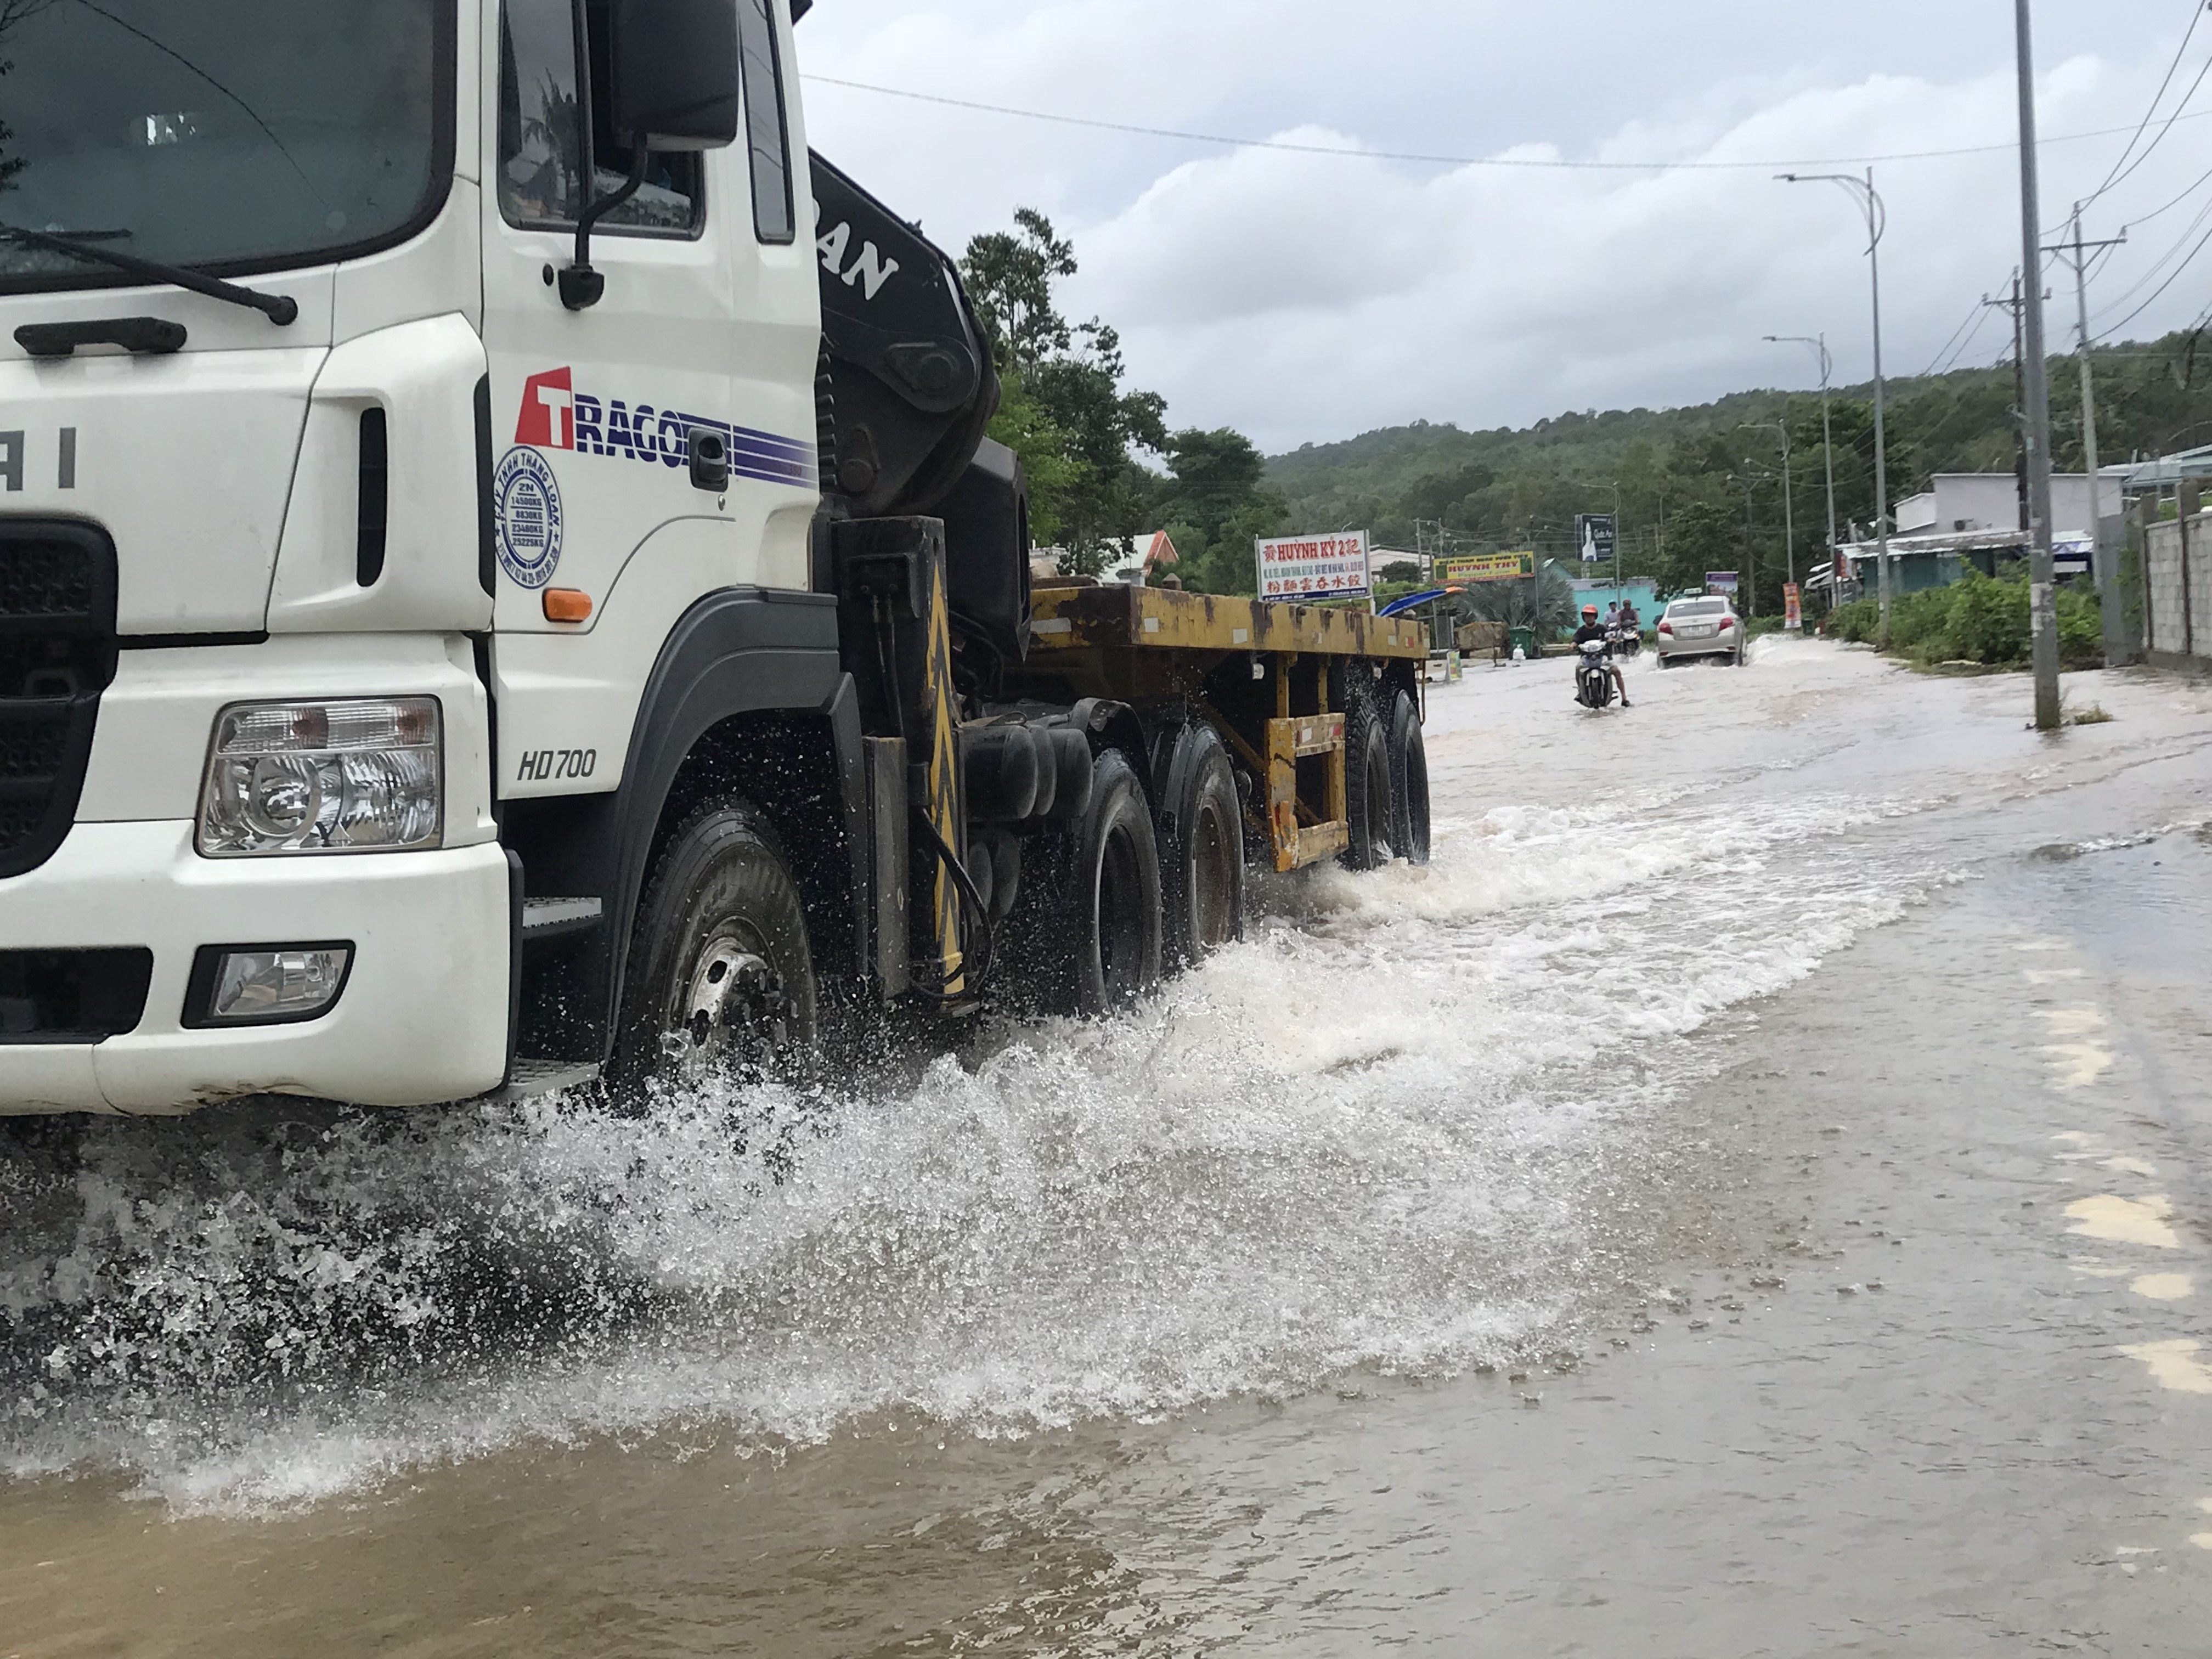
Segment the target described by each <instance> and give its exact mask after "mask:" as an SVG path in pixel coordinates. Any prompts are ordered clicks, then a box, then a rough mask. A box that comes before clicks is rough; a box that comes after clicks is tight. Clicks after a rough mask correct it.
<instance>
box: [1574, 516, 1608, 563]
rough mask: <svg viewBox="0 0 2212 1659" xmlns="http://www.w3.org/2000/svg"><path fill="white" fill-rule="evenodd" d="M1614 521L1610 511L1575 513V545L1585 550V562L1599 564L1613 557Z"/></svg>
mask: <svg viewBox="0 0 2212 1659" xmlns="http://www.w3.org/2000/svg"><path fill="white" fill-rule="evenodd" d="M1575 545H1576V546H1577V547H1579V548H1581V549H1582V550H1583V563H1584V564H1597V563H1601V562H1606V561H1609V560H1610V559H1611V558H1612V557H1613V514H1612V513H1576V514H1575Z"/></svg>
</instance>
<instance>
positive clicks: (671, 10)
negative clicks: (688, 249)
mask: <svg viewBox="0 0 2212 1659" xmlns="http://www.w3.org/2000/svg"><path fill="white" fill-rule="evenodd" d="M607 37H608V54H607V55H608V63H607V85H608V105H609V108H608V111H607V114H608V117H609V120H608V125H610V126H611V127H612V128H613V129H614V133H615V137H616V139H617V141H618V142H619V143H623V144H626V145H628V146H629V152H630V167H629V178H628V179H624V180H623V185H622V187H621V188H620V189H619V190H617V191H613V192H611V194H609V195H605V196H600V197H594V198H593V200H592V203H591V204H590V205H589V206H587V207H586V208H585V210H583V212H582V213H581V214H580V215H579V216H577V220H576V258H575V261H574V263H573V264H570V265H569V266H568V269H566V270H563V271H562V272H561V303H562V305H564V306H566V307H568V309H569V310H571V311H581V310H583V309H584V308H585V307H587V306H593V305H597V304H598V303H599V296H600V295H602V294H604V293H605V292H606V287H607V279H606V277H605V276H604V275H603V274H601V273H600V272H599V271H596V270H592V226H593V225H595V224H597V223H598V222H599V221H600V220H601V219H603V218H605V216H607V215H608V214H610V213H611V212H613V211H614V210H615V209H617V208H618V207H620V206H621V205H622V204H623V203H624V202H627V201H628V200H629V198H630V197H633V196H635V195H636V194H637V191H638V188H639V186H640V185H643V184H644V183H645V168H646V160H647V155H648V153H649V152H651V151H653V150H656V149H657V150H661V151H668V150H685V149H721V148H722V147H723V146H724V145H726V144H730V143H735V142H736V141H737V137H738V86H739V81H738V73H739V71H738V11H737V8H736V7H735V6H734V5H732V3H730V0H611V3H610V5H609V7H608V9H607Z"/></svg>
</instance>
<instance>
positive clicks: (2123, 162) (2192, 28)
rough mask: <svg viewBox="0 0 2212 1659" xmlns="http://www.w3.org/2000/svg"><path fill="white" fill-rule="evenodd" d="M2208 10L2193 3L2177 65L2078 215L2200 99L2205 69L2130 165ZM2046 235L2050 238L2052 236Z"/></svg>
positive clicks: (2208, 65) (2210, 64)
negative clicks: (2190, 102)
mask: <svg viewBox="0 0 2212 1659" xmlns="http://www.w3.org/2000/svg"><path fill="white" fill-rule="evenodd" d="M2204 10H2205V9H2204V7H2203V6H2202V5H2199V4H2197V3H2196V0H2191V4H2190V8H2189V27H2187V28H2185V29H2184V30H2183V31H2182V32H2181V43H2180V44H2179V46H2175V47H2174V49H2173V61H2172V63H2170V64H2167V65H2166V76H2165V78H2164V79H2163V80H2161V81H2160V82H2159V83H2158V90H2157V91H2156V92H2154V93H2153V94H2151V96H2150V106H2149V107H2148V108H2147V109H2146V110H2144V111H2143V118H2142V120H2141V121H2139V122H2137V123H2136V130H2135V133H2134V135H2133V136H2132V137H2130V138H2129V140H2128V142H2127V145H2126V148H2125V149H2122V150H2121V151H2120V155H2119V159H2118V161H2114V162H2113V163H2112V171H2111V172H2110V173H2106V175H2105V182H2104V183H2103V184H2101V185H2098V186H2097V188H2096V189H2094V190H2093V191H2090V192H2089V194H2088V196H2087V197H2086V198H2085V199H2084V200H2082V201H2081V204H2079V205H2078V206H2077V207H2076V208H2075V211H2076V212H2079V211H2080V210H2081V208H2085V207H2087V206H2088V205H2089V204H2090V203H2091V202H2093V201H2095V200H2096V199H2097V198H2098V197H2100V196H2102V195H2103V194H2104V193H2105V192H2106V191H2108V190H2110V189H2111V188H2112V186H2113V185H2116V184H2118V183H2119V181H2120V180H2121V179H2124V178H2126V177H2127V176H2128V173H2133V172H2134V171H2135V170H2136V167H2141V166H2142V164H2143V159H2144V157H2146V156H2148V155H2149V154H2150V153H2151V151H2152V150H2154V149H2157V148H2158V144H2159V140H2160V139H2162V138H2164V137H2166V133H2167V132H2168V131H2171V130H2172V126H2173V124H2174V122H2175V121H2177V120H2178V119H2179V118H2180V116H2181V112H2182V111H2183V110H2185V109H2186V108H2187V107H2188V106H2189V100H2191V98H2194V97H2195V96H2196V95H2197V88H2198V87H2199V86H2201V85H2202V84H2203V81H2204V70H2203V69H2201V70H2197V79H2196V80H2195V81H2193V82H2191V83H2190V87H2189V90H2188V91H2187V92H2186V93H2185V94H2183V95H2182V100H2181V101H2180V102H2179V103H2178V104H2176V105H2175V106H2173V113H2172V115H2169V116H2167V117H2166V125H2165V126H2162V127H2160V129H2159V130H2158V137H2157V138H2154V139H2152V140H2151V141H2150V143H2148V145H2146V146H2145V147H2144V149H2143V153H2142V155H2138V156H2136V159H2135V161H2134V163H2133V164H2132V165H2130V164H2129V162H2128V157H2129V156H2130V155H2131V154H2133V152H2134V150H2135V147H2136V139H2138V138H2141V137H2142V135H2143V129H2144V128H2145V127H2147V126H2148V125H2150V118H2151V117H2152V116H2154V115H2155V114H2157V113H2158V105H2159V100H2160V99H2162V98H2164V97H2165V96H2166V88H2168V87H2170V86H2172V84H2173V72H2174V70H2178V69H2179V68H2180V67H2181V59H2182V55H2183V54H2184V53H2185V52H2187V51H2188V50H2189V43H2190V41H2191V40H2194V39H2195V38H2196V36H2197V22H2198V21H2199V20H2200V19H2202V18H2203V15H2204ZM2204 69H2212V58H2206V59H2205V60H2204ZM2122 167H2126V169H2127V171H2126V172H2125V173H2124V172H2122V171H2121V168H2122ZM2045 234H2048V233H2045Z"/></svg>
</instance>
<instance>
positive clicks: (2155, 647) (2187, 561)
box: [2143, 512, 2212, 666]
mask: <svg viewBox="0 0 2212 1659" xmlns="http://www.w3.org/2000/svg"><path fill="white" fill-rule="evenodd" d="M2143 635H2144V640H2143V643H2144V646H2145V647H2146V649H2147V651H2148V655H2149V658H2150V659H2151V660H2152V661H2153V662H2164V663H2166V664H2169V665H2175V666H2180V665H2184V664H2187V663H2190V662H2191V659H2194V661H2195V663H2197V664H2212V512H2203V513H2195V514H2192V515H2191V516H2190V517H2187V518H2183V519H2177V520H2166V521H2164V522H2162V523H2157V524H2152V525H2149V526H2146V527H2145V529H2144V532H2143Z"/></svg>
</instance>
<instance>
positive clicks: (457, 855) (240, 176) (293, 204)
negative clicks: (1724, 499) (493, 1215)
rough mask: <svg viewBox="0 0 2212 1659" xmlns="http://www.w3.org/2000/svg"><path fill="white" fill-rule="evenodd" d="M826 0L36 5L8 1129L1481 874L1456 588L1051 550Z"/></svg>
mask: <svg viewBox="0 0 2212 1659" xmlns="http://www.w3.org/2000/svg"><path fill="white" fill-rule="evenodd" d="M805 6H806V0H349V3H347V4H345V5H343V6H339V5H335V4H330V3H320V0H195V3H193V4H191V5H182V6H180V5H178V4H176V3H174V0H101V3H100V4H99V5H97V6H94V5H92V4H89V3H82V4H81V3H76V0H53V3H37V4H32V5H28V6H24V5H7V4H0V65H6V66H8V67H7V68H6V69H5V70H4V78H0V113H4V122H0V1113H10V1112H13V1113H24V1112H47V1111H111V1112H146V1113H162V1112H177V1111H184V1110H189V1109H192V1108H194V1107H197V1106H200V1105H204V1104H206V1103H210V1102H215V1101H221V1100H229V1099H235V1098H239V1097H248V1096H258V1095H269V1094H289V1095H299V1096H308V1097H322V1098H328V1099H333V1100H339V1101H348V1102H357V1103H369V1104H390V1105H425V1104H434V1103H440V1102H447V1101H455V1100H463V1099H469V1098H473V1097H479V1096H483V1095H485V1094H488V1093H491V1092H493V1091H505V1092H510V1093H511V1092H519V1091H532V1090H538V1089H546V1088H554V1087H561V1086H565V1085H569V1084H572V1083H581V1082H586V1081H589V1080H591V1079H601V1080H602V1082H603V1084H604V1086H605V1089H606V1091H607V1092H608V1094H609V1096H610V1097H611V1098H612V1099H615V1100H617V1101H623V1102H627V1101H631V1100H634V1099H635V1089H636V1088H637V1087H638V1086H639V1085H642V1084H644V1083H645V1082H647V1080H648V1079H651V1078H653V1077H654V1076H657V1075H667V1074H670V1073H673V1074H675V1075H676V1076H677V1077H678V1079H679V1080H683V1079H692V1080H702V1081H703V1080H706V1079H709V1078H712V1079H725V1078H727V1077H729V1076H731V1075H732V1074H733V1068H734V1073H735V1074H738V1075H741V1076H750V1075H755V1074H757V1073H758V1071H759V1069H760V1068H761V1067H763V1066H770V1065H780V1064H782V1063H784V1062H785V1061H786V1060H793V1059H795V1058H796V1057H797V1054H798V1052H799V1051H801V1050H806V1049H812V1048H821V1047H823V1046H825V1044H826V1039H827V1037H828V1036H829V1035H830V1034H832V1033H833V1032H860V1033H863V1034H872V1030H873V1028H872V1020H873V1018H874V1016H875V1015H876V1013H878V1012H880V1011H882V1010H884V1009H885V1008H890V1007H894V1006H898V1007H905V1008H909V1009H914V1010H916V1011H921V1010H927V1011H931V1012H933V1013H935V1014H937V1015H940V1016H945V1017H951V1018H962V1017H964V1016H966V1015H968V1014H970V1013H972V1012H974V1011H975V1009H977V1008H978V1007H980V1006H983V1004H984V1000H985V999H986V997H987V996H995V995H998V994H1000V993H1001V992H1003V993H1004V994H1006V997H1007V1000H1009V1001H1010V1002H1012V1003H1013V1004H1014V1005H1016V1006H1034V1007H1042V1008H1048V1009H1053V1010H1056V1011H1060V1012H1069V1013H1076V1014H1100V1013H1103V1012H1109V1011H1110V1010H1111V1009H1112V1008H1113V1007H1115V1006H1117V1005H1119V1004H1121V1002H1123V1001H1124V1000H1127V999H1128V998H1130V997H1133V996H1136V995H1139V994H1143V993H1144V992H1145V991H1146V989H1147V988H1148V987H1151V986H1152V984H1154V983H1155V982H1156V981H1158V978H1159V976H1160V975H1161V973H1162V971H1163V968H1164V965H1181V964H1185V963H1193V962H1195V961H1197V960H1198V959H1200V957H1202V956H1204V955H1205V954H1206V952H1207V951H1211V950H1214V949H1217V948H1218V947H1220V946H1221V945H1225V944H1226V943H1228V942H1229V941H1231V940H1232V939H1235V938H1236V937H1237V932H1238V929H1239V927H1241V917H1242V914H1243V911H1242V904H1243V873H1242V872H1243V868H1244V865H1245V861H1246V860H1247V858H1248V857H1253V856H1267V855H1269V854H1271V855H1272V858H1273V863H1274V866H1275V867H1276V868H1277V869H1278V870H1279V871H1287V870H1291V869H1293V868H1296V867H1297V866H1301V865H1304V864H1309V863H1312V862H1315V861H1316V860H1321V859H1324V858H1332V857H1337V858H1341V859H1342V860H1344V861H1346V862H1347V863H1349V864H1350V865H1352V866H1353V867H1355V868H1366V867H1370V866H1373V865H1374V864H1376V863H1378V862H1381V861H1382V860H1385V859H1388V858H1391V857H1413V858H1419V859H1425V857H1426V856H1427V847H1428V829H1427V823H1428V817H1427V812H1428V809H1427V783H1426V779H1427V771H1426V763H1425V760H1424V759H1423V758H1422V751H1421V746H1420V744H1421V733H1420V720H1419V707H1420V705H1419V695H1420V690H1419V679H1418V677H1417V674H1416V669H1417V666H1418V665H1419V664H1420V663H1421V662H1423V661H1425V659H1426V653H1427V645H1426V641H1425V635H1423V634H1422V631H1421V629H1419V627H1418V626H1417V625H1415V624H1412V623H1400V622H1396V621H1393V620H1391V619H1389V618H1385V617H1374V616H1371V615H1370V614H1369V613H1368V612H1367V611H1364V610H1361V611H1346V610H1328V609H1310V608H1307V607H1302V606H1297V605H1263V604H1261V603H1258V602H1256V601H1252V600H1247V599H1216V598H1213V597H1210V596H1206V595H1202V594H1197V593H1182V592H1160V591H1155V590H1139V589H1133V588H1127V587H1122V586H1118V585H1117V586H1113V587H1111V588H1101V587H1099V586H1097V584H1096V583H1094V582H1089V581H1088V580H1087V579H1083V580H1068V581H1063V582H1060V583H1058V584H1056V585H1055V586H1054V587H1052V588H1048V589H1046V590H1041V591H1039V592H1034V593H1033V592H1032V585H1031V580H1030V559H1029V554H1030V537H1029V519H1028V503H1027V493H1026V487H1025V485H1024V479H1023V474H1022V468H1021V465H1020V462H1019V460H1018V458H1017V457H1016V456H1015V454H1014V453H1012V451H1011V450H1009V449H1007V448H1006V447H1003V446H1000V445H999V444H995V443H993V442H991V441H989V440H988V439H987V436H986V430H987V426H988V424H989V422H990V421H991V419H992V417H993V416H994V413H995V411H996V410H997V408H998V402H999V391H1000V386H999V378H998V369H997V366H996V363H995V362H994V355H993V350H992V347H991V344H990V343H989V341H988V339H987V335H986V330H985V326H984V324H983V321H982V320H981V318H980V316H979V314H978V313H977V312H976V309H975V306H974V305H973V304H972V302H971V301H970V298H969V295H968V293H967V291H966V289H965V288H964V286H963V283H962V280H961V276H960V274H959V270H958V268H957V265H956V264H954V262H953V261H952V260H951V258H949V257H948V256H947V255H946V254H945V252H944V251H943V250H942V249H940V248H938V247H935V246H933V245H932V244H931V243H930V242H928V241H927V239H926V238H924V237H923V236H922V234H921V231H920V230H919V228H916V227H915V226H914V225H912V224H909V223H908V222H905V221H903V220H902V218H901V217H900V216H898V215H897V214H896V212H895V211H893V210H891V209H890V208H889V207H887V206H886V205H885V204H883V203H881V202H879V201H878V200H876V199H875V198H874V197H872V196H870V195H869V194H868V193H867V192H866V191H865V190H864V189H863V188H861V186H860V185H858V184H857V183H855V182H854V180H853V179H850V178H848V176H846V175H845V174H844V173H841V172H839V171H838V170H837V169H836V167H831V166H830V165H829V163H828V162H826V161H823V160H822V158H820V157H819V156H816V155H811V153H810V152H809V150H808V149H807V147H806V143H805V135H804V133H803V131H801V128H800V125H799V100H798V97H797V85H798V81H797V76H796V75H795V74H794V72H793V36H792V27H793V18H794V15H795V14H796V13H799V12H803V11H804V10H805ZM855 1046H856V1045H854V1044H852V1043H847V1044H846V1048H848V1050H852V1049H854V1048H855ZM809 1063H811V1061H810V1062H809Z"/></svg>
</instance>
